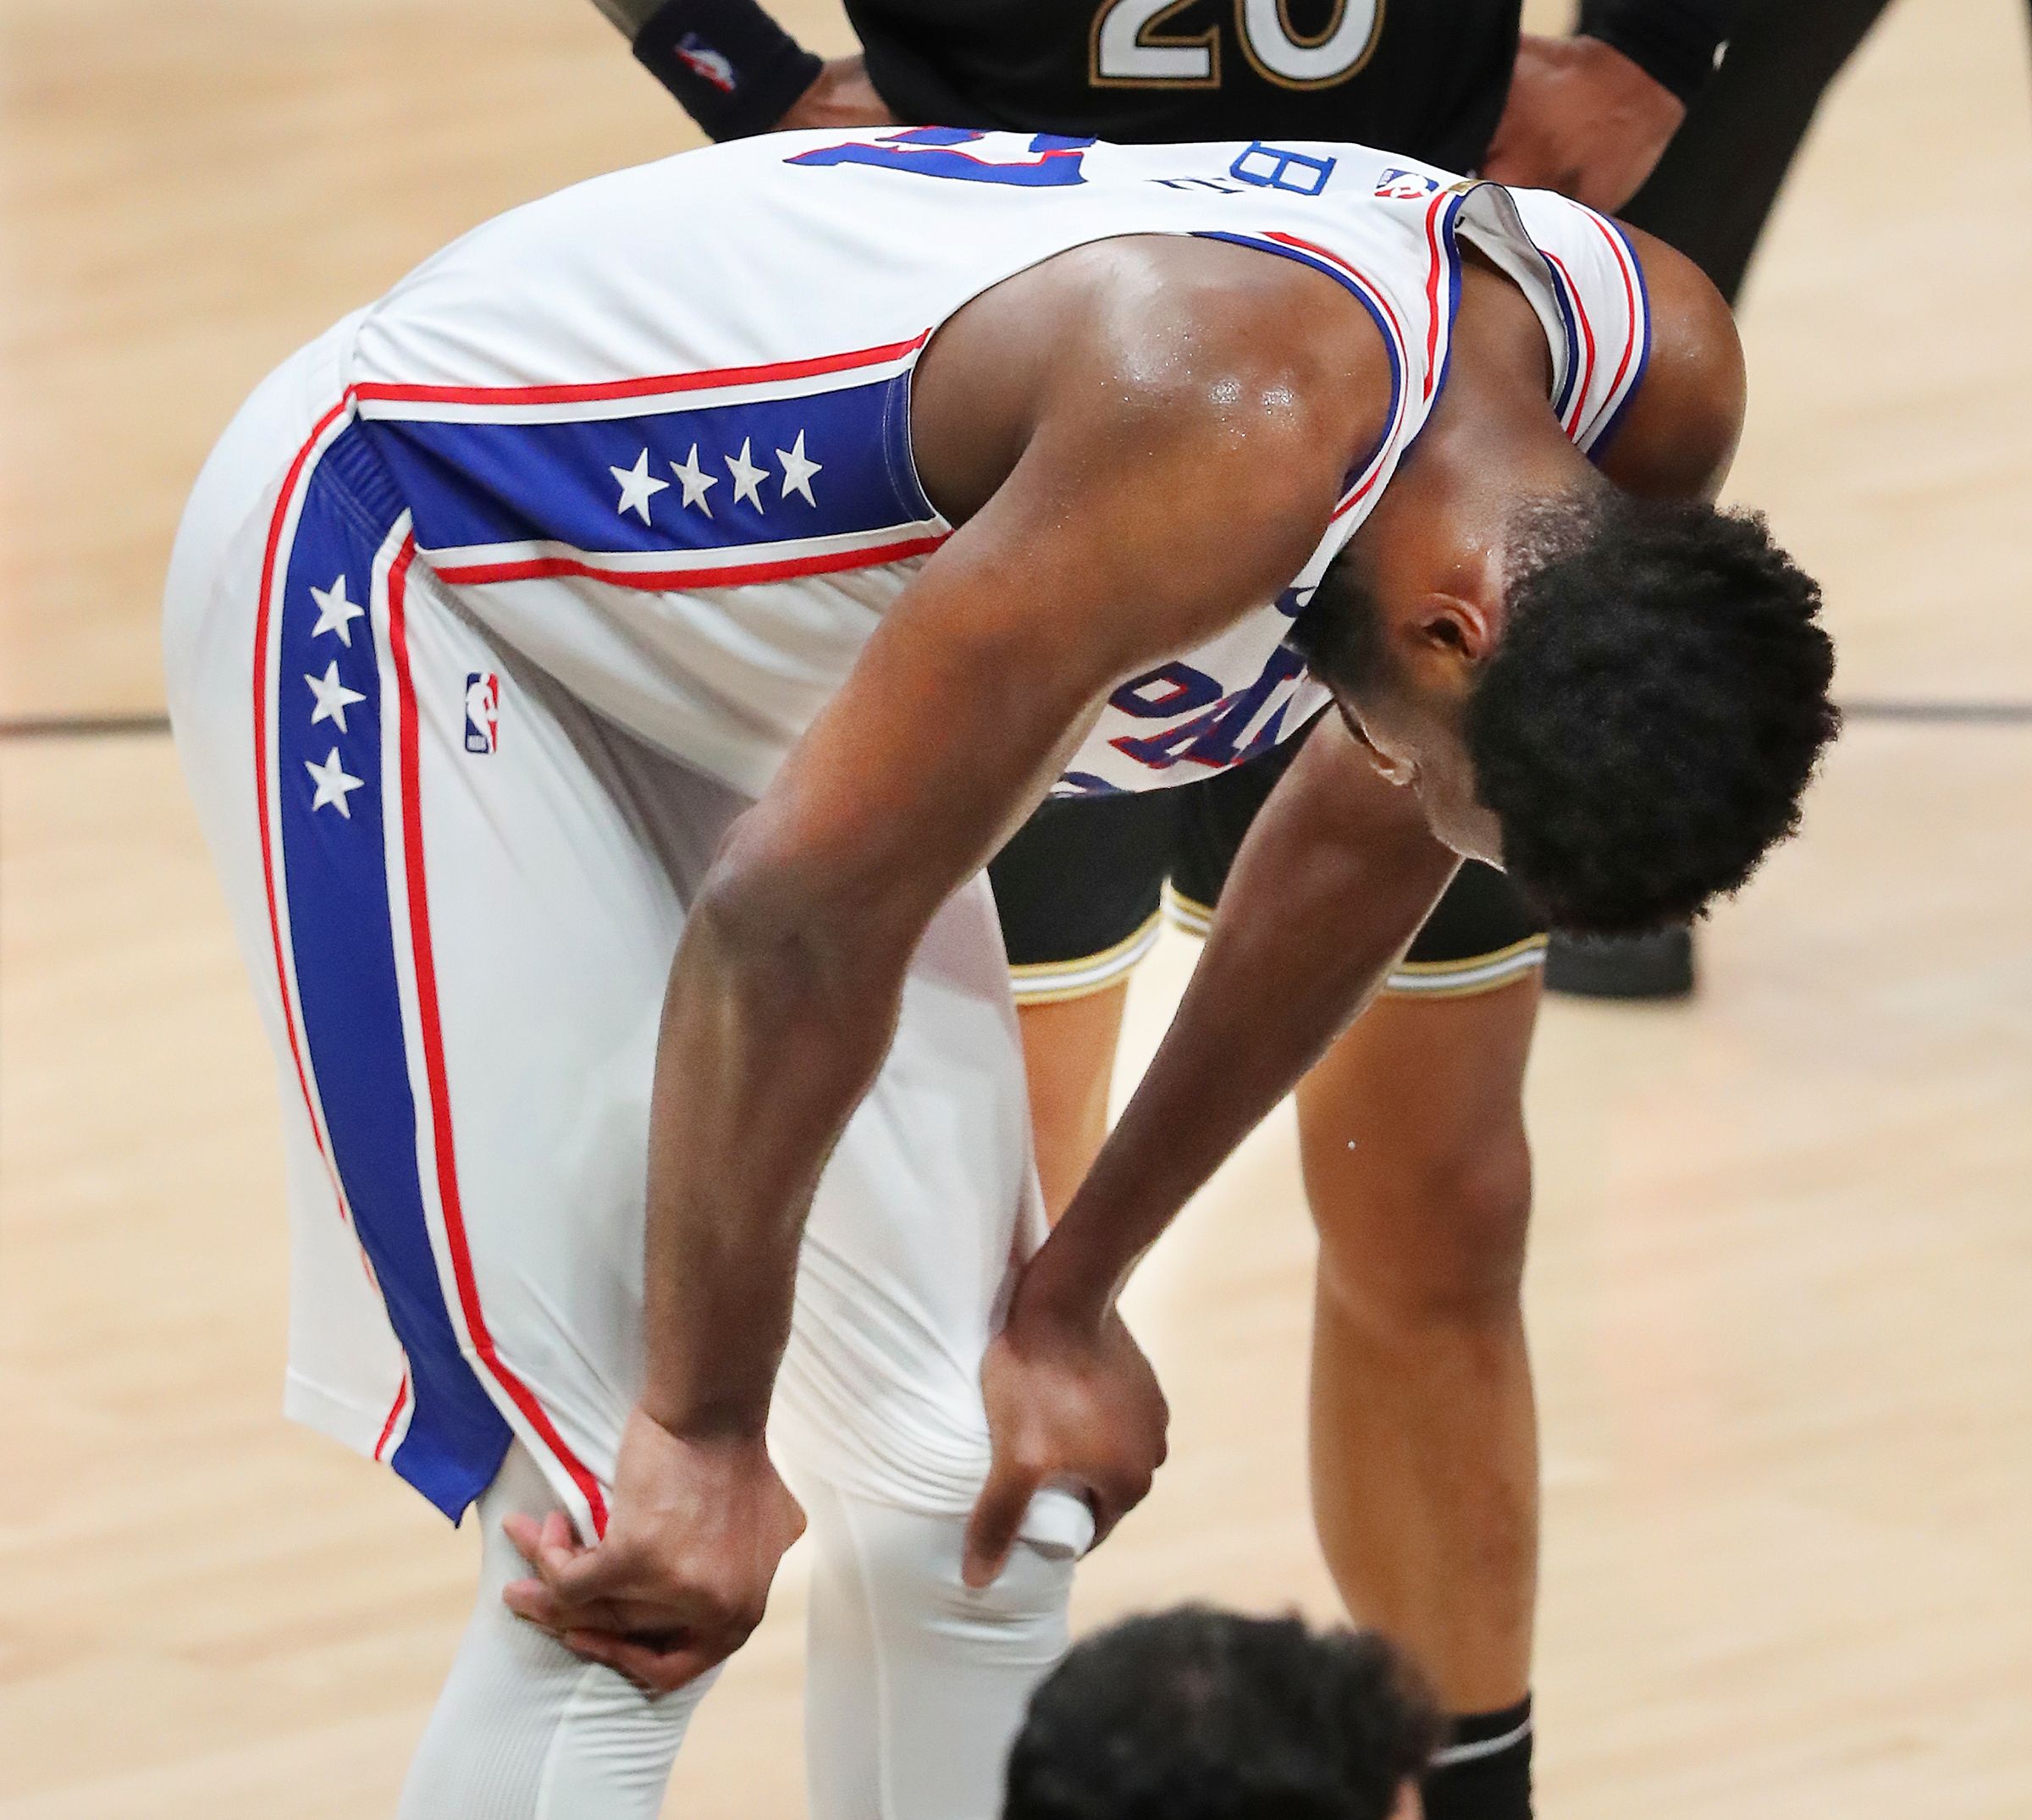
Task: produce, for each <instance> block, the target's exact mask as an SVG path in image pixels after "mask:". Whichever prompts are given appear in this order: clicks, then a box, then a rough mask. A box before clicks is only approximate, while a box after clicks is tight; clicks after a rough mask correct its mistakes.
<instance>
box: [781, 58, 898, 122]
mask: <svg viewBox="0 0 2032 1820" xmlns="http://www.w3.org/2000/svg"><path fill="white" fill-rule="evenodd" d="M902 124H903V122H902V121H901V120H899V119H897V117H896V116H895V115H894V114H892V113H890V111H889V107H888V103H887V102H885V101H884V100H883V99H882V97H881V96H880V95H878V94H876V93H875V85H874V84H873V83H872V82H870V80H868V64H867V61H866V59H865V58H859V57H836V58H833V59H832V60H831V62H830V63H827V64H826V67H825V68H824V69H821V70H820V72H819V75H818V80H816V81H815V82H814V83H813V84H812V85H811V86H810V87H809V88H808V89H806V90H805V91H804V92H803V94H802V95H800V96H799V97H798V98H797V100H796V101H795V102H792V104H791V109H790V112H789V113H787V114H785V115H784V116H783V118H782V119H781V120H779V121H777V122H776V130H777V131H778V132H779V133H795V132H798V131H800V130H803V129H804V128H806V127H813V128H819V127H823V128H826V129H828V130H831V129H837V128H840V127H848V126H901V125H902Z"/></svg>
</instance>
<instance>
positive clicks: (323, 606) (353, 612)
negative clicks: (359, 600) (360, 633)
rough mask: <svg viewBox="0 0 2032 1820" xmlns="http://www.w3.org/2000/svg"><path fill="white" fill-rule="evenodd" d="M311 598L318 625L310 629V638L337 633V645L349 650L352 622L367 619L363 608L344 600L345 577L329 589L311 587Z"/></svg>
mask: <svg viewBox="0 0 2032 1820" xmlns="http://www.w3.org/2000/svg"><path fill="white" fill-rule="evenodd" d="M311 598H312V599H313V600H314V601H316V602H317V624H316V625H315V626H312V628H311V637H313V638H321V637H323V636H324V634H325V633H327V632H337V633H338V634H339V643H340V644H342V645H345V647H347V648H349V649H350V648H351V646H352V643H353V621H354V620H362V619H365V618H366V617H367V609H366V608H365V607H356V606H355V605H354V604H352V602H351V601H350V600H348V599H347V598H345V576H343V575H342V576H340V577H339V579H338V580H337V581H335V582H333V583H332V585H331V586H330V587H313V588H312V590H311Z"/></svg>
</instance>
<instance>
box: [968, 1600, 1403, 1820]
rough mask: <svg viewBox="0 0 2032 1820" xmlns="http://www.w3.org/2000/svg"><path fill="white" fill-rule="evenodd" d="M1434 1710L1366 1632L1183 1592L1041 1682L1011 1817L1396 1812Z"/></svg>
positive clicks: (1210, 1818) (1086, 1646)
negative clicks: (1198, 1602) (1241, 1609)
mask: <svg viewBox="0 0 2032 1820" xmlns="http://www.w3.org/2000/svg"><path fill="white" fill-rule="evenodd" d="M1438 1724H1439V1722H1438V1717H1437V1715H1436V1714H1435V1712H1434V1710H1433V1706H1432V1703H1431V1701H1430V1700H1429V1699H1428V1698H1427V1696H1426V1694H1425V1693H1424V1691H1423V1690H1422V1688H1421V1687H1420V1685H1419V1684H1418V1683H1417V1681H1416V1679H1415V1677H1414V1676H1413V1675H1412V1674H1411V1670H1410V1668H1408V1667H1407V1666H1406V1664H1405V1662H1404V1660H1403V1658H1402V1657H1400V1656H1399V1655H1398V1654H1397V1652H1395V1651H1394V1650H1393V1649H1392V1648H1391V1647H1390V1646H1389V1644H1387V1643H1385V1642H1384V1641H1383V1640H1382V1638H1380V1637H1378V1636H1376V1635H1373V1634H1372V1633H1367V1632H1358V1631H1348V1630H1341V1631H1331V1632H1327V1633H1324V1634H1321V1635H1315V1634H1314V1633H1312V1632H1311V1631H1310V1630H1307V1629H1306V1626H1305V1625H1304V1624H1302V1623H1301V1622H1300V1620H1299V1619H1296V1618H1244V1617H1240V1616H1239V1615H1235V1614H1233V1613H1225V1612H1216V1611H1211V1610H1209V1609H1207V1608H1206V1607H1204V1606H1192V1605H1189V1606H1184V1607H1181V1608H1179V1609H1178V1610H1176V1611H1171V1612H1164V1613H1159V1614H1157V1616H1154V1617H1149V1618H1132V1619H1129V1621H1128V1622H1127V1623H1125V1624H1117V1625H1115V1626H1113V1628H1112V1629H1110V1630H1103V1631H1101V1632H1099V1633H1098V1634H1097V1635H1094V1636H1091V1637H1089V1638H1087V1639H1086V1641H1084V1642H1083V1643H1081V1644H1080V1646H1079V1647H1078V1648H1076V1649H1074V1651H1073V1652H1072V1653H1071V1654H1070V1655H1069V1656H1068V1657H1066V1659H1065V1660H1064V1662H1063V1663H1060V1665H1059V1666H1058V1668H1057V1670H1056V1672H1054V1673H1053V1674H1052V1675H1051V1677H1050V1678H1049V1679H1047V1680H1046V1681H1045V1683H1044V1684H1043V1685H1041V1687H1040V1688H1039V1689H1038V1690H1037V1692H1036V1694H1035V1696H1034V1697H1033V1698H1032V1700H1031V1701H1030V1716H1029V1718H1027V1719H1026V1720H1025V1721H1024V1728H1023V1730H1022V1732H1021V1733H1020V1734H1019V1735H1018V1737H1017V1740H1016V1743H1015V1746H1014V1747H1013V1750H1012V1751H1011V1752H1010V1755H1009V1768H1008V1801H1007V1805H1006V1806H1004V1807H1003V1809H1002V1820H1387V1817H1388V1816H1389V1813H1390V1812H1391V1811H1392V1810H1393V1809H1394V1807H1395V1806H1396V1805H1397V1798H1398V1795H1399V1794H1400V1792H1401V1790H1402V1789H1403V1786H1404V1784H1405V1779H1407V1778H1410V1777H1413V1776H1416V1775H1417V1774H1418V1773H1420V1771H1422V1769H1423V1768H1424V1767H1425V1765H1426V1763H1427V1761H1428V1760H1429V1759H1430V1758H1431V1756H1432V1753H1433V1748H1434V1747H1435V1746H1436V1744H1437V1742H1438Z"/></svg>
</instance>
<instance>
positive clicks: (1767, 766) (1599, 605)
mask: <svg viewBox="0 0 2032 1820" xmlns="http://www.w3.org/2000/svg"><path fill="white" fill-rule="evenodd" d="M1489 563H1490V576H1491V578H1490V579H1489V580H1488V582H1487V583H1486V584H1485V585H1483V586H1482V587H1477V582H1476V577H1475V576H1474V574H1473V573H1472V569H1471V570H1470V571H1468V572H1466V573H1464V574H1463V575H1462V576H1461V578H1460V579H1459V581H1458V585H1456V586H1455V587H1405V586H1403V585H1397V586H1393V585H1391V582H1389V580H1387V579H1385V578H1383V577H1381V576H1374V575H1372V574H1369V573H1367V572H1365V570H1364V567H1363V565H1362V561H1361V560H1360V559H1356V558H1344V559H1343V560H1342V561H1341V562H1340V563H1339V564H1336V565H1335V567H1334V571H1333V572H1332V573H1330V574H1329V576H1328V580H1327V582H1326V583H1325V584H1324V585H1322V587H1321V589H1320V591H1319V593H1318V594H1317V596H1316V597H1315V598H1314V600H1313V603H1312V604H1311V607H1310V608H1309V609H1307V611H1306V614H1305V615H1304V616H1303V617H1302V618H1301V619H1300V622H1299V626H1298V629H1297V632H1296V635H1295V642H1296V643H1298V644H1300V647H1301V648H1303V649H1304V650H1305V651H1306V655H1307V658H1308V660H1309V661H1310V662H1311V665H1312V667H1313V669H1314V670H1315V672H1316V673H1317V675H1318V676H1320V677H1321V679H1322V681H1325V682H1326V683H1327V684H1328V686H1329V687H1331V688H1332V689H1333V691H1334V695H1335V697H1336V698H1337V700H1338V701H1339V703H1340V706H1341V708H1342V709H1343V711H1344V713H1345V714H1346V715H1347V717H1348V718H1349V720H1350V725H1354V726H1355V727H1356V730H1357V731H1358V733H1359V734H1360V735H1361V736H1362V737H1364V738H1366V739H1367V741H1368V742H1369V743H1370V744H1372V746H1373V747H1375V748H1376V751H1377V753H1378V759H1379V762H1380V763H1382V764H1383V765H1384V766H1385V767H1386V768H1387V769H1390V770H1392V771H1394V773H1396V774H1397V775H1400V776H1402V777H1403V778H1405V780H1407V781H1410V782H1411V784H1412V785H1413V786H1414V787H1416V789H1417V790H1418V791H1419V794H1420V796H1421V797H1422V799H1423V801H1424V802H1425V805H1426V808H1427V814H1428V816H1429V818H1430V819H1431V820H1432V823H1433V827H1434V828H1435V830H1437V831H1438V833H1439V835H1440V836H1441V837H1442V838H1443V839H1445V840H1446V841H1449V844H1451V845H1453V846H1455V847H1459V848H1460V849H1461V851H1462V852H1472V853H1476V854H1477V855H1479V856H1481V857H1483V858H1496V859H1499V860H1500V863H1502V864H1503V866H1504V867H1505V869H1506V870H1507V871H1508V872H1509V874H1510V877H1511V879H1512V880H1514V881H1515V882H1516V885H1517V886H1518V888H1519V890H1521V891H1522V892H1523V893H1524V895H1525V896H1527V897H1528V898H1530V899H1531V900H1532V902H1534V903H1535V904H1536V905H1537V906H1538V908H1539V909H1540V910H1541V911H1542V912H1543V913H1544V914H1545V915H1546V917H1547V918H1549V919H1550V921H1551V922H1552V923H1553V924H1554V925H1555V926H1556V927H1560V928H1563V929H1574V930H1579V931H1582V932H1587V933H1597V934H1604V935H1607V934H1617V933H1624V932H1629V931H1635V930H1639V929H1648V928H1653V927H1655V926H1657V925H1658V924H1662V923H1666V922H1670V921H1674V920H1676V919H1681V918H1687V917H1691V916H1695V915H1698V913H1700V912H1701V911H1702V910H1703V908H1704V907H1706V906H1707V905H1708V904H1709V902H1711V901H1712V900H1713V899H1714V898H1715V897H1716V896H1720V895H1722V894H1724V893H1726V892H1729V891H1734V890H1735V889H1736V888H1737V886H1738V885H1741V884H1742V882H1743V881H1744V880H1746V879H1747V878H1748V877H1749V875H1750V874H1751V873H1752V872H1753V870H1754V869H1756V867H1757V864H1758V863H1759V861H1760V860H1761V859H1762V858H1763V857H1764V854H1765V852H1768V851H1769V850H1770V847H1773V846H1774V845H1775V844H1776V843H1777V842H1778V841H1781V840H1782V839H1784V838H1785V837H1786V836H1787V835H1790V834H1791V833H1792V832H1793V831H1794V830H1796V829H1797V826H1798V824H1799V801H1800V797H1801V795H1802V793H1803V791H1804V790H1805V788H1806V786H1807V783H1808V780H1809V779H1810V778H1811V777H1812V775H1813V774H1814V766H1815V764H1816V762H1817V760H1818V759H1819V755H1820V752H1821V749H1822V748H1823V747H1825V745H1826V744H1827V742H1828V741H1829V740H1830V738H1832V737H1833V736H1834V734H1835V732H1836V728H1837V727H1838V725H1839V724H1840V717H1839V715H1838V714H1837V713H1836V709H1835V708H1834V706H1833V704H1832V703H1830V701H1829V699H1828V684H1829V681H1830V678H1831V677H1832V675H1833V671H1834V648H1833V646H1832V644H1831V643H1830V641H1829V639H1828V637H1827V634H1826V633H1825V631H1823V630H1822V629H1821V627H1820V625H1819V606H1820V591H1819V587H1818V586H1817V585H1816V584H1815V583H1814V581H1813V579H1812V577H1810V576H1808V575H1806V574H1804V573H1803V572H1802V571H1800V570H1799V569H1798V568H1797V566H1796V565H1794V564H1793V562H1792V560H1791V558H1790V557H1788V556H1787V555H1786V554H1785V552H1784V551H1783V550H1781V549H1779V548H1778V546H1777V545H1776V544H1775V543H1773V542H1772V541H1771V537H1770V531H1769V529H1768V527H1766V526H1765V524H1764V520H1763V519H1762V518H1761V517H1759V516H1754V515H1752V514H1749V513H1743V512H1725V511H1720V510H1717V509H1715V507H1713V506H1711V505H1703V504H1698V503H1683V502H1663V501H1657V500H1644V499H1632V498H1631V497H1630V496H1629V495H1627V494H1622V493H1620V492H1617V491H1616V490H1615V488H1610V487H1608V486H1605V485H1603V486H1596V487H1590V488H1586V489H1584V490H1582V492H1580V493H1578V494H1570V495H1565V496H1562V497H1560V498H1559V499H1556V500H1550V501H1539V502H1537V503H1535V504H1532V505H1527V506H1524V507H1521V508H1518V509H1517V510H1515V511H1513V512H1512V513H1511V514H1510V518H1509V521H1508V523H1507V524H1506V527H1505V535H1504V537H1503V539H1502V542H1501V547H1500V548H1499V549H1494V550H1492V551H1491V553H1490V557H1489Z"/></svg>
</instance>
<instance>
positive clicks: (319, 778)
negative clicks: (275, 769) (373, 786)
mask: <svg viewBox="0 0 2032 1820" xmlns="http://www.w3.org/2000/svg"><path fill="white" fill-rule="evenodd" d="M303 768H304V769H305V770H306V771H308V772H309V773H310V774H311V777H312V780H313V781H314V782H315V783H316V784H317V795H316V796H314V797H312V798H311V808H312V809H313V810H316V809H321V808H323V807H324V806H325V804H326V803H328V802H329V803H330V804H331V805H332V807H333V808H335V809H337V810H338V811H339V813H340V814H341V815H343V816H345V819H347V820H348V821H351V819H353V810H352V805H351V803H349V802H347V801H346V800H345V799H346V797H348V796H350V795H351V793H352V792H353V791H356V790H361V789H364V788H365V787H366V786H365V785H364V784H363V783H362V781H361V780H360V779H358V778H357V777H349V776H348V775H346V770H345V766H344V765H343V764H340V762H339V748H338V747H336V746H334V747H332V751H331V756H330V757H329V758H327V759H326V760H325V761H324V763H323V764H312V762H311V761H310V760H309V759H308V758H306V759H305V760H304V761H303Z"/></svg>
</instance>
